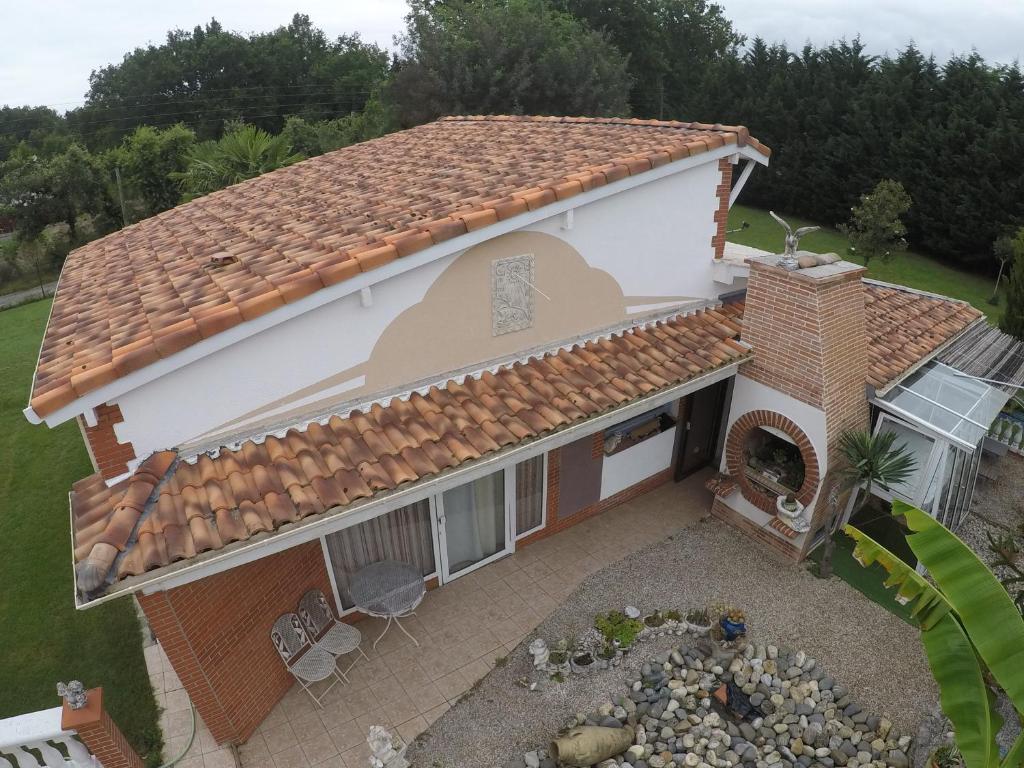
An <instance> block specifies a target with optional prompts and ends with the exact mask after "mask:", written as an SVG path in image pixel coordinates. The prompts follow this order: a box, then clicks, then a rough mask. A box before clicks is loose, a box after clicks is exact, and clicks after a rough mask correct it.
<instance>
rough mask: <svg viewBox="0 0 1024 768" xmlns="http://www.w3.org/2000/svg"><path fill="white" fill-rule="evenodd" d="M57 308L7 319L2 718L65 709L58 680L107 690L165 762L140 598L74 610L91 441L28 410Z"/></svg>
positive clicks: (134, 738)
mask: <svg viewBox="0 0 1024 768" xmlns="http://www.w3.org/2000/svg"><path fill="white" fill-rule="evenodd" d="M49 310H50V302H49V300H46V301H37V302H33V303H32V304H26V305H24V306H21V307H17V308H15V309H9V310H7V311H4V312H0V718H3V717H9V716H12V715H20V714H24V713H26V712H33V711H35V710H38V709H46V708H49V707H54V706H57V705H58V704H60V699H59V697H58V696H57V693H56V689H55V686H56V684H57V682H58V681H68V680H72V679H76V680H81V681H82V682H83V683H85V686H86V688H92V687H95V686H102V687H103V692H104V693H103V695H104V700H105V701H106V703H107V709H108V711H109V712H110V715H111V717H112V718H113V719H114V721H115V722H116V723H117V724H118V726H119V727H120V728H121V730H122V731H123V732H124V734H125V736H126V737H127V738H128V740H129V741H130V742H131V743H132V744H133V745H134V746H135V748H136V749H137V750H138V751H139V752H140V754H142V755H143V756H144V757H146V759H147V762H149V763H150V764H157V763H158V762H159V759H160V751H161V747H162V744H161V737H160V731H159V729H158V727H157V705H156V699H155V698H154V696H153V689H152V687H151V685H150V682H149V677H148V676H147V673H146V663H145V660H144V658H143V654H142V642H141V641H142V636H141V630H140V627H139V621H138V618H137V617H136V615H135V611H134V608H133V606H132V601H131V598H128V597H125V598H121V599H118V600H114V601H112V602H110V603H107V604H105V605H100V606H97V607H96V608H91V609H89V610H86V611H78V610H76V609H75V605H74V595H73V587H72V578H71V533H70V530H69V526H70V521H69V516H68V491H69V490H70V489H71V484H72V483H73V482H74V481H76V480H79V479H80V478H83V477H85V476H86V475H89V474H91V473H92V471H93V470H92V467H91V466H90V464H89V459H88V456H87V455H86V452H85V446H84V444H83V443H82V437H81V434H80V433H79V431H78V428H77V426H76V425H75V424H74V423H73V422H71V423H67V424H63V425H61V426H60V427H57V428H56V429H49V428H47V427H46V426H44V425H38V426H33V425H32V424H29V423H28V421H26V419H25V417H24V416H23V415H22V413H21V410H22V408H24V407H25V405H26V403H27V401H28V392H29V385H30V383H31V379H32V371H33V369H34V367H35V362H36V356H37V354H38V351H39V342H40V339H41V338H42V335H43V328H44V327H45V325H46V318H47V315H48V313H49Z"/></svg>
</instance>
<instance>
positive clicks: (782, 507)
mask: <svg viewBox="0 0 1024 768" xmlns="http://www.w3.org/2000/svg"><path fill="white" fill-rule="evenodd" d="M775 508H776V509H777V510H778V512H779V514H780V515H781V516H782V517H783V518H785V519H787V520H795V519H796V518H798V517H800V516H801V515H802V514H803V513H804V505H803V504H801V503H800V502H799V501H797V498H796V494H793V493H787V494H786V495H785V496H779V497H778V498H777V499H776V500H775Z"/></svg>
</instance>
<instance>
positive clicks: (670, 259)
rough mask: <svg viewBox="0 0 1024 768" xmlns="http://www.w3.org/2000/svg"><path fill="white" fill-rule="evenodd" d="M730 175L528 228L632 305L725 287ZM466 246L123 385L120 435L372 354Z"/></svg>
mask: <svg viewBox="0 0 1024 768" xmlns="http://www.w3.org/2000/svg"><path fill="white" fill-rule="evenodd" d="M719 181H720V173H719V171H718V167H717V161H714V160H712V161H710V162H708V163H706V164H704V165H699V166H696V167H693V168H690V169H688V170H685V171H682V172H680V173H677V174H674V175H672V176H668V177H665V178H661V179H657V180H654V181H651V182H650V183H646V184H641V185H640V186H637V187H634V188H632V189H629V190H625V191H623V192H621V193H618V194H615V195H611V196H609V197H606V198H603V199H600V200H596V201H594V202H591V203H588V204H586V205H582V206H580V207H578V208H576V209H575V210H574V212H573V222H572V227H571V229H564V228H563V227H564V225H565V223H566V222H565V218H564V217H563V216H562V215H560V214H559V215H555V216H552V217H550V218H548V219H544V220H542V221H540V222H537V223H536V224H533V225H531V226H529V227H524V229H527V230H531V231H538V232H544V233H547V234H550V235H552V236H555V237H558V238H561V239H563V240H564V241H566V242H568V243H569V244H570V245H571V246H573V248H575V249H576V250H577V251H578V252H579V253H580V254H581V255H582V256H583V258H584V259H585V260H586V262H587V263H588V264H589V265H590V266H591V267H595V268H598V269H601V270H604V271H606V272H607V273H608V274H609V275H611V276H612V277H613V278H614V279H615V280H616V281H617V282H618V283H619V285H620V286H621V289H622V292H623V294H624V295H625V296H627V297H630V298H633V299H635V303H633V304H632V306H631V307H630V308H629V309H630V310H631V311H637V312H640V311H645V310H653V309H655V308H656V307H657V305H658V303H659V302H658V299H659V297H665V296H685V297H701V298H714V297H716V296H717V295H718V294H719V293H725V292H728V291H731V290H732V286H727V285H721V284H716V283H715V282H714V280H713V279H712V259H713V255H714V252H713V248H712V246H711V239H712V236H713V235H714V229H715V223H714V211H715V209H716V207H717V205H718V200H717V197H716V195H715V187H716V186H717V185H718V183H719ZM458 256H459V254H454V255H451V256H446V257H444V258H441V259H438V260H436V261H433V262H430V263H427V264H425V265H423V266H421V267H418V268H417V269H414V270H412V271H409V272H406V273H403V274H399V275H397V276H394V277H391V278H389V279H387V280H383V281H382V282H380V283H377V284H375V285H374V286H373V288H372V293H373V303H372V305H371V306H369V307H364V306H362V305H361V302H360V297H359V295H358V294H354V295H349V296H345V297H343V298H340V299H338V300H336V301H334V302H332V303H330V304H327V305H324V306H321V307H319V308H317V309H314V310H311V311H309V312H307V313H305V314H303V315H299V316H297V317H293V318H292V319H290V320H287V321H285V322H283V323H281V324H279V325H276V326H273V327H271V328H268V329H267V330H265V331H263V332H261V333H258V334H256V335H254V336H251V337H249V338H246V339H243V340H241V341H239V342H237V343H235V344H233V345H232V346H229V347H227V348H225V349H222V350H220V351H218V352H216V353H214V354H212V355H210V356H208V357H205V358H202V359H199V360H197V361H195V362H192V363H190V364H189V365H187V366H185V367H183V368H180V369H177V370H175V371H172V372H170V373H168V374H166V375H164V376H162V377H161V378H159V379H156V380H154V381H152V382H149V383H147V384H144V385H142V386H140V387H138V388H137V389H135V390H133V391H131V392H129V393H126V394H124V395H122V396H120V397H118V399H117V400H116V402H117V403H118V404H119V405H120V408H121V413H122V415H123V417H124V421H123V422H122V423H121V424H118V425H117V426H116V433H117V436H118V439H119V440H121V441H122V442H124V441H131V443H132V444H133V446H134V448H135V452H136V455H137V456H139V457H145V456H148V455H149V454H150V453H151V452H153V451H155V450H161V449H165V448H171V447H176V446H180V445H182V444H184V443H188V442H190V441H193V440H195V439H196V438H197V437H199V436H200V435H204V434H205V433H208V432H210V431H211V430H214V429H216V428H218V427H219V426H220V425H223V424H225V423H227V422H230V421H232V420H234V419H237V418H239V417H241V416H242V415H243V414H249V413H251V412H252V411H253V410H254V409H261V408H264V407H265V406H266V404H268V403H271V402H273V401H275V400H277V399H279V398H283V397H285V396H286V395H289V394H290V393H294V392H296V391H297V390H299V389H301V388H302V387H305V386H308V385H311V384H313V383H315V382H318V381H322V380H323V379H325V378H327V377H329V376H332V375H334V374H337V373H338V372H341V371H345V370H347V369H349V368H351V367H354V366H357V365H359V364H361V363H363V362H365V361H366V359H367V358H368V356H369V355H370V352H371V350H373V348H374V345H375V343H376V342H377V340H378V339H379V338H380V336H381V334H382V333H383V331H384V330H385V329H386V328H387V327H388V325H389V324H390V323H391V322H392V321H394V320H395V318H397V317H398V316H399V315H400V314H401V313H402V312H403V311H404V310H406V309H407V308H408V307H410V306H412V305H414V304H416V303H418V302H420V301H421V300H422V299H423V296H424V294H425V293H426V292H427V290H428V289H429V288H430V286H431V284H432V283H433V282H434V281H435V280H436V279H437V278H438V276H439V275H441V274H442V272H444V270H445V269H446V268H447V267H448V266H449V265H451V263H452V262H453V261H454V260H455V259H456V258H458ZM479 300H481V301H483V300H487V299H486V297H485V296H481V297H479ZM456 311H457V308H453V322H457V317H456V316H455V314H454V313H455V312H456ZM439 341H441V340H439ZM552 341H555V340H554V339H553V340H552ZM342 390H343V388H342ZM278 410H281V409H280V407H278ZM794 420H796V419H794Z"/></svg>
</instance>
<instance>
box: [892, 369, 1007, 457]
mask: <svg viewBox="0 0 1024 768" xmlns="http://www.w3.org/2000/svg"><path fill="white" fill-rule="evenodd" d="M1009 398H1010V395H1009V394H1008V393H1007V392H1005V391H1003V390H1002V389H999V388H998V387H994V386H992V385H990V384H986V383H985V382H984V381H982V380H980V379H977V378H974V377H972V376H968V375H966V374H964V373H961V372H960V371H958V370H956V369H955V368H951V367H950V366H948V365H945V364H943V363H938V362H932V363H929V364H928V365H926V366H925V367H923V368H921V370H919V371H917V372H916V373H914V374H913V375H911V376H909V377H908V378H907V379H906V380H905V381H902V382H900V383H899V384H897V385H896V386H895V387H893V388H892V389H891V390H890V391H889V392H887V393H886V394H885V396H884V397H882V398H880V399H878V400H876V401H875V402H876V403H877V404H878V405H879V407H881V408H883V409H885V410H888V411H890V412H892V413H896V414H899V415H900V416H902V417H903V418H905V419H908V420H910V421H912V422H916V423H918V424H920V425H921V426H924V427H926V428H927V429H929V430H931V431H933V432H938V433H940V434H941V435H942V436H944V437H946V438H948V439H951V440H954V441H955V442H957V443H960V444H961V445H962V446H963V447H965V448H967V449H973V448H974V447H976V446H977V445H978V443H980V442H981V439H982V438H983V437H984V436H985V435H986V433H987V432H988V429H989V427H990V426H991V425H992V421H993V420H994V419H995V417H996V416H997V415H998V414H999V411H1000V410H1002V408H1003V406H1004V405H1006V401H1007V400H1009Z"/></svg>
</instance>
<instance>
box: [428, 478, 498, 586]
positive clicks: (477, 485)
mask: <svg viewBox="0 0 1024 768" xmlns="http://www.w3.org/2000/svg"><path fill="white" fill-rule="evenodd" d="M506 498H507V493H506V489H505V472H504V471H501V472H495V473H493V474H490V475H486V476H485V477H481V478H479V479H477V480H474V481H472V482H469V483H466V484H465V485H460V486H458V487H457V488H451V489H449V490H447V491H445V492H444V493H442V494H441V495H440V496H437V497H435V502H434V503H435V505H436V511H437V521H438V537H439V539H440V542H441V546H440V551H441V572H442V573H443V575H444V580H445V581H448V580H449V579H453V578H456V577H458V576H461V575H463V574H464V573H469V572H470V571H472V570H473V569H475V568H478V567H479V566H481V565H484V564H485V563H489V562H491V561H492V560H495V559H497V558H499V557H501V556H502V555H504V554H507V553H508V552H510V551H511V550H512V540H513V537H512V536H511V535H510V531H509V514H508V507H509V505H508V504H507V503H506Z"/></svg>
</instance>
